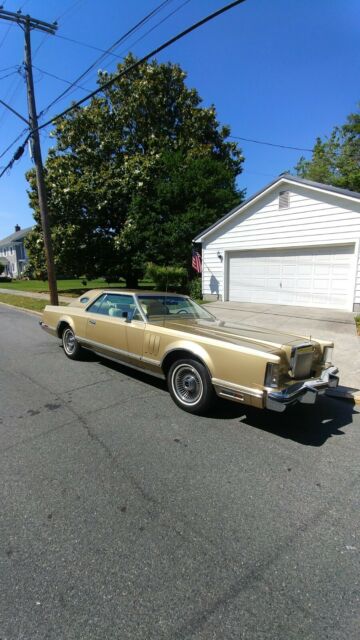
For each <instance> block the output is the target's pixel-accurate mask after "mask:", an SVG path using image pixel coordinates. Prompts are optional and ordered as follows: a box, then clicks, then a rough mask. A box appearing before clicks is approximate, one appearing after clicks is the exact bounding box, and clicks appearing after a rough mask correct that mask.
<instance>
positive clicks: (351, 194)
mask: <svg viewBox="0 0 360 640" xmlns="http://www.w3.org/2000/svg"><path fill="white" fill-rule="evenodd" d="M291 183H293V184H300V185H301V186H304V187H308V188H310V189H315V190H317V191H323V192H325V193H334V194H336V195H339V196H341V197H345V198H348V199H350V200H356V201H359V202H360V193H357V192H356V191H349V189H340V188H339V187H333V186H332V185H330V184H322V183H321V182H312V181H311V180H304V179H303V178H298V177H297V176H292V175H290V174H288V173H287V174H283V175H281V176H279V177H278V178H275V180H273V181H272V182H270V183H269V184H268V185H267V186H266V187H264V188H263V189H261V190H260V191H257V192H256V193H254V195H252V196H251V198H248V199H247V200H245V202H242V203H241V204H240V205H238V206H237V207H235V208H234V209H232V210H231V211H229V213H227V214H226V215H224V216H223V217H222V218H220V220H217V222H214V224H212V225H211V226H210V227H208V228H207V229H204V231H202V232H201V233H199V235H198V236H196V238H194V240H193V242H202V241H203V240H204V238H205V237H206V236H207V235H208V234H210V233H212V232H213V231H214V230H215V229H217V228H219V227H221V226H222V225H223V224H225V222H227V221H228V220H229V219H230V218H232V217H233V216H235V215H237V214H238V213H242V212H243V210H244V209H246V208H247V207H248V206H249V205H250V204H252V203H253V202H255V201H256V200H257V199H258V198H260V197H262V196H264V195H265V193H267V192H268V191H270V190H271V189H274V188H275V187H278V186H280V185H283V184H291Z"/></svg>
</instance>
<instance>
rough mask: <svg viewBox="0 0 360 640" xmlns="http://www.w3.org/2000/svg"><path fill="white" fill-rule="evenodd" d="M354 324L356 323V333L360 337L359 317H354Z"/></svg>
mask: <svg viewBox="0 0 360 640" xmlns="http://www.w3.org/2000/svg"><path fill="white" fill-rule="evenodd" d="M355 323H356V328H357V332H358V334H359V336H360V316H356V317H355Z"/></svg>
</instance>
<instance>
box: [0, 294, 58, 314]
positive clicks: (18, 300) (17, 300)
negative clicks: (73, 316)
mask: <svg viewBox="0 0 360 640" xmlns="http://www.w3.org/2000/svg"><path fill="white" fill-rule="evenodd" d="M0 302H4V303H5V304H10V305H11V306H12V307H21V308H22V309H29V311H43V309H44V307H45V306H46V305H47V304H50V300H38V299H37V298H30V297H27V296H14V295H11V293H0ZM60 304H61V305H63V306H66V304H65V303H62V302H60Z"/></svg>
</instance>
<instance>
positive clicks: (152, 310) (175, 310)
mask: <svg viewBox="0 0 360 640" xmlns="http://www.w3.org/2000/svg"><path fill="white" fill-rule="evenodd" d="M137 298H138V301H139V303H140V305H141V307H142V309H143V311H144V313H145V315H146V317H147V319H148V320H149V321H150V322H151V321H152V320H153V321H156V320H158V319H159V317H161V318H163V317H166V319H167V320H171V319H177V320H179V319H180V318H181V320H207V321H208V322H216V318H215V317H214V316H213V315H211V313H209V312H208V311H206V309H204V308H203V307H201V306H200V305H199V304H197V303H196V302H194V300H191V299H190V298H186V297H185V296H184V297H182V296H172V295H165V294H164V295H149V294H148V295H138V296H137Z"/></svg>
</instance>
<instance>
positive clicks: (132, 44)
mask: <svg viewBox="0 0 360 640" xmlns="http://www.w3.org/2000/svg"><path fill="white" fill-rule="evenodd" d="M189 2H191V0H185V1H184V2H183V3H182V4H181V5H179V6H178V7H176V9H174V10H173V11H172V12H171V13H169V14H168V15H167V16H165V18H163V19H162V20H160V22H157V23H156V24H155V25H154V26H153V27H151V29H148V31H146V32H145V33H144V34H143V35H142V36H140V38H138V39H137V40H135V41H134V42H131V43H130V45H129V48H131V47H134V46H135V45H136V44H138V43H139V42H141V40H143V39H144V38H146V36H148V35H149V33H151V32H152V31H154V29H157V28H158V27H159V26H160V25H161V24H163V22H165V21H166V20H168V19H169V18H171V16H173V15H174V14H175V13H177V12H178V11H179V10H180V9H182V8H183V7H184V6H185V5H186V4H188V3H189ZM124 53H126V52H125V49H123V50H122V51H121V52H120V56H121V57H122V56H123V54H124Z"/></svg>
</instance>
